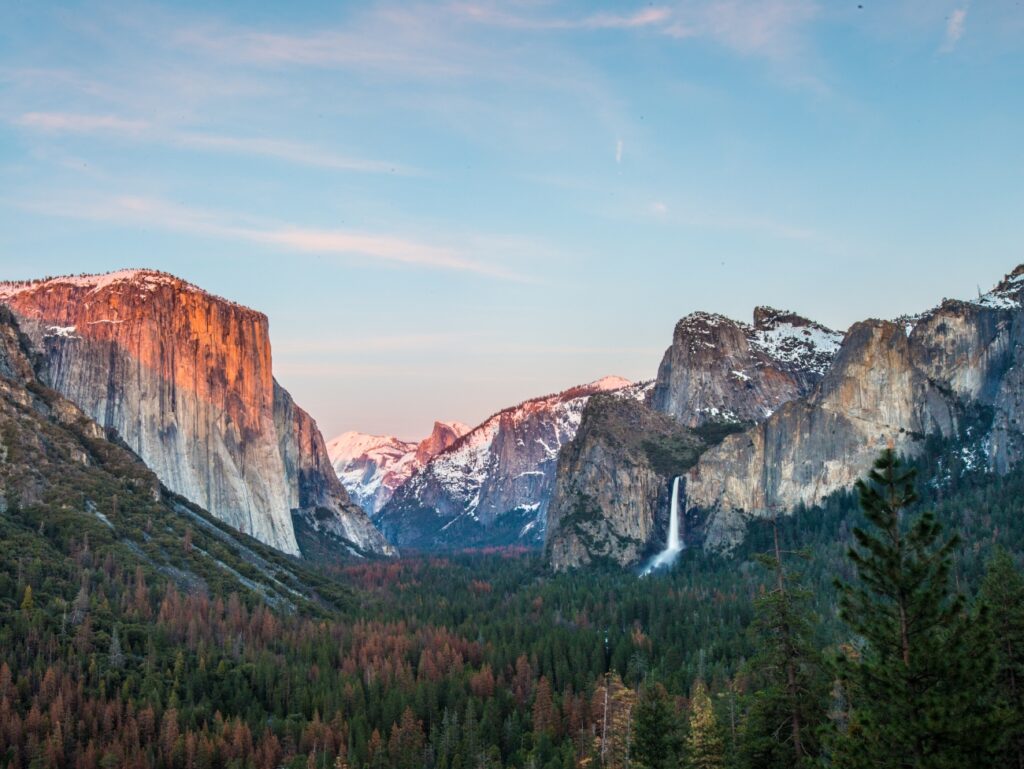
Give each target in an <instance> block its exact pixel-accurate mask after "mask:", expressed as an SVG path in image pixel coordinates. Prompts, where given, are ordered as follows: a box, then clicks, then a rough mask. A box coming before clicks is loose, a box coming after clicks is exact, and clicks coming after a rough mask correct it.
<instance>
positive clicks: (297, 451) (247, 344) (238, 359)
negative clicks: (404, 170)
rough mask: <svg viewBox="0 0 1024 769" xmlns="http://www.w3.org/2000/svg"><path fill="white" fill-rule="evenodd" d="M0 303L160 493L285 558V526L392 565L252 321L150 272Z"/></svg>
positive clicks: (7, 292) (3, 298) (35, 285)
mask: <svg viewBox="0 0 1024 769" xmlns="http://www.w3.org/2000/svg"><path fill="white" fill-rule="evenodd" d="M0 302H4V303H6V304H7V305H8V306H9V307H10V308H11V310H12V311H13V312H14V313H15V315H16V317H17V318H18V321H19V323H20V324H21V327H22V328H23V330H24V332H25V334H26V335H27V337H28V338H29V340H30V342H31V346H32V348H33V350H34V351H35V354H36V355H38V357H39V359H40V375H41V377H42V379H43V380H44V381H45V382H46V383H47V384H48V385H49V386H50V387H52V388H53V389H54V390H56V391H57V392H59V393H61V394H62V395H63V396H64V397H66V398H67V399H68V400H70V401H71V402H73V403H75V404H77V405H78V406H79V407H80V408H81V409H82V410H83V411H84V412H85V413H86V414H88V415H89V416H90V417H91V418H92V419H94V420H96V422H98V423H99V424H100V425H101V426H102V427H103V428H105V429H106V430H109V431H113V432H115V433H116V434H117V436H118V437H119V439H120V440H122V441H124V442H125V443H126V444H127V445H128V446H129V447H130V448H131V449H132V450H133V451H134V452H135V453H136V454H138V456H140V457H141V458H142V459H143V461H145V463H146V464H147V465H148V466H149V467H150V468H151V469H152V470H153V471H154V472H155V473H156V475H157V477H158V478H159V479H160V480H161V482H162V483H164V484H165V485H166V486H167V487H168V488H169V489H171V490H172V491H173V492H175V493H178V494H180V495H181V496H183V497H186V498H187V499H189V500H191V501H192V502H195V503H196V504H198V505H200V506H201V507H203V508H205V509H207V510H209V511H210V512H211V513H212V514H213V515H215V516H216V517H218V518H220V519H221V520H223V521H225V522H227V523H229V524H230V525H232V526H234V527H235V528H237V529H239V530H240V531H242V532H245V533H247V534H250V535H252V536H253V537H255V538H256V539H258V540H260V541H262V542H265V543H267V544H269V545H272V546H273V547H275V548H277V549H279V550H282V551H284V552H286V553H291V554H293V555H298V554H300V547H299V543H298V540H297V539H296V533H295V525H296V521H298V522H299V523H300V524H302V525H303V526H304V527H306V528H307V529H309V530H311V531H314V532H322V533H325V534H327V535H328V536H330V537H334V538H336V539H337V542H338V544H339V545H342V546H344V547H347V548H349V549H351V550H353V551H355V552H365V553H389V552H391V548H390V546H389V545H388V544H387V543H386V542H385V541H384V539H383V538H382V537H381V536H380V534H379V533H378V532H377V531H376V530H375V529H374V527H373V526H372V525H371V524H370V522H369V520H368V519H367V517H366V515H365V514H364V513H363V511H362V510H360V509H359V508H358V507H357V506H356V505H354V504H352V503H351V501H350V500H349V498H348V495H347V494H346V493H345V490H344V489H343V488H342V486H341V484H340V482H339V481H338V479H337V476H336V475H335V474H334V472H333V469H332V468H331V465H330V462H329V459H328V456H327V451H326V447H325V446H324V442H323V438H322V437H321V435H320V432H319V430H318V429H317V427H316V424H315V422H314V421H313V420H312V419H311V418H310V417H309V415H308V414H306V413H305V412H304V411H302V410H301V409H299V408H298V407H297V406H296V405H295V404H294V403H293V402H292V399H291V397H290V396H289V395H288V393H287V392H286V391H285V390H284V389H283V388H281V387H280V386H279V385H278V384H277V383H276V382H275V381H274V378H273V375H272V372H271V350H270V340H269V334H268V322H267V318H266V316H265V315H263V314H262V313H259V312H256V311H254V310H250V309H248V308H246V307H242V306H240V305H238V304H235V303H233V302H229V301H227V300H224V299H220V298H218V297H214V296H212V295H210V294H208V293H206V292H205V291H202V290H201V289H199V288H197V287H195V286H192V285H190V284H188V283H186V282H185V281H182V280H180V279H178V278H175V277H173V276H171V275H166V274H163V273H158V272H154V271H149V270H124V271H121V272H116V273H110V274H106V275H95V276H74V277H62V278H52V279H46V280H41V281H32V282H24V283H4V284H0ZM293 516H296V519H295V520H293Z"/></svg>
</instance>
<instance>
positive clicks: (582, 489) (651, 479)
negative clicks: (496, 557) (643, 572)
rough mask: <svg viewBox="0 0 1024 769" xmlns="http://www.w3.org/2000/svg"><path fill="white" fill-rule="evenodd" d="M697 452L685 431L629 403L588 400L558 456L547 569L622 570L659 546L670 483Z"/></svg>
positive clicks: (614, 398)
mask: <svg viewBox="0 0 1024 769" xmlns="http://www.w3.org/2000/svg"><path fill="white" fill-rule="evenodd" d="M703 449H704V444H703V442H702V441H701V439H700V438H698V437H697V436H696V435H694V434H693V432H691V431H690V430H688V429H687V428H685V427H683V426H682V425H680V424H679V423H678V422H676V421H675V420H673V419H672V418H671V417H669V416H666V415H664V414H659V413H657V412H655V411H652V410H651V409H650V408H648V407H646V406H644V405H643V403H641V402H639V401H638V400H637V399H636V398H632V397H628V395H625V396H623V395H599V396H595V397H594V398H591V399H590V401H589V402H588V403H587V405H586V407H585V408H584V410H583V419H582V422H581V424H580V430H579V432H578V433H577V434H576V437H575V438H574V439H573V440H572V442H570V443H568V444H567V445H566V446H565V448H563V449H562V453H561V455H560V456H559V461H558V473H557V476H556V479H555V489H554V495H553V496H552V499H551V505H550V507H549V508H548V522H547V539H546V541H545V543H544V551H545V555H546V556H547V558H548V561H549V562H550V564H551V566H552V568H554V569H555V570H556V571H564V570H566V569H569V568H575V567H578V566H584V565H586V564H589V563H592V562H594V561H605V562H612V563H616V564H618V565H620V566H628V565H630V564H634V563H637V562H638V561H639V560H640V559H641V558H642V557H643V556H644V555H645V553H647V552H648V551H649V550H650V546H651V544H652V543H653V542H659V543H662V542H664V540H665V532H666V529H667V525H668V520H667V513H668V504H669V498H668V490H669V488H670V486H671V480H672V478H673V477H675V476H677V475H682V474H683V473H684V472H685V471H686V470H687V469H688V468H689V467H690V466H692V465H693V463H694V462H695V461H696V460H697V457H698V456H699V455H700V452H701V451H702V450H703ZM684 538H685V532H684Z"/></svg>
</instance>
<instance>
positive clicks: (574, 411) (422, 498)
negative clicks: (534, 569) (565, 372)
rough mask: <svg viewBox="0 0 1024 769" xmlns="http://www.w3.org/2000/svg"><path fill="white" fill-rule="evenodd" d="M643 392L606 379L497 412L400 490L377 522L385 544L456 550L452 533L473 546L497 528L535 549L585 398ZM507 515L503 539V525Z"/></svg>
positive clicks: (493, 538) (615, 379)
mask: <svg viewBox="0 0 1024 769" xmlns="http://www.w3.org/2000/svg"><path fill="white" fill-rule="evenodd" d="M649 387H650V383H646V384H644V385H633V384H632V383H631V382H629V381H628V380H626V379H623V378H621V377H604V378H602V379H599V380H597V381H595V382H591V383H589V384H586V385H581V386H579V387H573V388H571V389H569V390H565V391H564V392H560V393H555V394H553V395H546V396H543V397H540V398H534V399H531V400H528V401H525V402H524V403H521V404H519V405H517V406H512V407H510V408H507V409H504V410H502V411H499V412H498V413H496V414H494V415H493V416H491V417H489V418H488V419H486V420H484V421H483V422H482V423H481V424H480V425H478V426H477V427H475V428H474V429H473V430H470V431H469V432H468V433H466V434H465V435H463V436H462V437H461V438H459V439H458V440H457V441H456V442H455V443H454V444H453V445H451V446H450V447H448V448H446V449H445V450H444V451H441V452H440V453H439V454H437V455H436V456H435V457H433V458H432V459H431V460H430V462H428V463H427V464H426V465H425V466H424V467H423V468H422V469H421V470H419V471H418V472H417V473H415V474H414V475H413V476H412V477H411V478H410V479H409V480H408V482H406V483H405V484H403V485H402V486H400V487H399V488H398V489H397V490H396V491H395V493H394V495H393V496H392V498H391V501H390V502H388V503H387V504H386V505H385V506H384V507H383V509H382V510H381V511H380V513H379V514H378V515H377V516H376V517H375V522H376V523H377V525H378V526H380V527H381V529H382V530H383V531H384V532H385V534H386V535H388V536H389V538H390V539H391V541H393V542H399V543H401V542H405V543H408V544H410V545H411V546H413V547H452V546H459V545H461V544H464V543H463V542H459V541H456V540H455V539H454V538H455V537H457V536H459V535H457V534H455V533H454V532H455V531H460V532H461V531H465V529H466V527H467V526H469V527H470V528H471V529H472V532H473V536H475V537H477V539H476V540H474V542H473V544H483V543H489V544H494V543H496V542H497V539H496V538H498V537H499V534H497V533H496V532H499V531H500V532H502V533H501V535H500V536H501V537H504V538H505V539H510V540H514V541H519V540H520V539H522V538H525V539H526V541H528V542H533V543H536V544H538V545H539V544H540V542H542V541H543V536H544V528H545V522H546V518H547V506H548V502H549V501H550V497H551V492H552V489H553V484H554V478H555V469H556V466H557V461H558V454H559V451H560V450H561V448H562V446H564V445H565V444H566V443H568V442H569V441H571V440H572V439H573V437H574V436H575V435H576V431H577V430H578V429H579V426H580V419H581V417H582V414H583V407H584V405H585V404H586V402H587V400H588V399H589V398H590V396H591V395H594V394H596V393H601V392H609V393H621V394H622V397H631V398H636V399H639V400H642V399H643V398H645V397H646V393H647V389H649ZM644 388H647V389H644ZM513 518H515V521H516V523H517V525H516V526H515V529H514V531H512V533H511V534H508V526H506V525H505V520H506V519H508V520H509V521H511V520H512V519H513ZM456 522H461V524H462V526H455V525H454V524H455V523H456ZM489 532H495V533H494V534H493V536H492V535H491V534H489Z"/></svg>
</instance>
